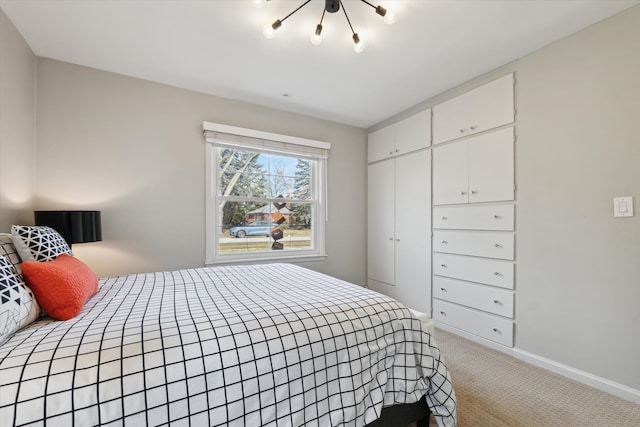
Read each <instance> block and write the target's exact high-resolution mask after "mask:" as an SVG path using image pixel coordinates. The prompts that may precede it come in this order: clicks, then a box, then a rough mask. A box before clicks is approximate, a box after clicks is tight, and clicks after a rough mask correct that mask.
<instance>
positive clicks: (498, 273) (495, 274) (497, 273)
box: [493, 271, 502, 277]
mask: <svg viewBox="0 0 640 427" xmlns="http://www.w3.org/2000/svg"><path fill="white" fill-rule="evenodd" d="M493 275H494V276H498V277H502V273H500V272H499V271H496V272H495V273H493Z"/></svg>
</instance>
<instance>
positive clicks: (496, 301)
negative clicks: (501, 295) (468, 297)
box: [493, 299, 502, 305]
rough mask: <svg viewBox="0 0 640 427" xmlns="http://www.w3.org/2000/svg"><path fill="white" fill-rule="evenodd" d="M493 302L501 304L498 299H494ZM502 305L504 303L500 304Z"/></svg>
mask: <svg viewBox="0 0 640 427" xmlns="http://www.w3.org/2000/svg"><path fill="white" fill-rule="evenodd" d="M493 303H494V304H500V301H498V300H497V299H494V300H493ZM500 305H502V304H500Z"/></svg>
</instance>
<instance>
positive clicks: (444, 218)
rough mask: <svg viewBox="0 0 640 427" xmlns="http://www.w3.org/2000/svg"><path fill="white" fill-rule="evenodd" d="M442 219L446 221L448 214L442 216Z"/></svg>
mask: <svg viewBox="0 0 640 427" xmlns="http://www.w3.org/2000/svg"><path fill="white" fill-rule="evenodd" d="M440 219H442V220H444V221H446V220H447V219H448V218H447V217H446V216H441V217H440Z"/></svg>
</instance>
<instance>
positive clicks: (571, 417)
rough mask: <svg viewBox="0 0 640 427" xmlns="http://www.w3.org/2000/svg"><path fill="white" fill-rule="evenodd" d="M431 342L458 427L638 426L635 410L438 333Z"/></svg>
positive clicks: (639, 409) (610, 397)
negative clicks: (448, 380)
mask: <svg viewBox="0 0 640 427" xmlns="http://www.w3.org/2000/svg"><path fill="white" fill-rule="evenodd" d="M435 338H436V341H437V343H438V346H439V347H440V350H441V351H442V354H443V355H444V358H445V362H446V365H447V367H448V368H449V371H450V373H451V377H452V379H453V386H454V389H455V392H456V396H457V399H458V427H484V426H487V427H529V426H531V427H533V426H536V427H538V426H549V427H556V426H557V427H590V426H593V427H627V426H629V427H632V426H633V427H638V426H640V405H638V404H635V403H633V402H630V401H627V400H624V399H620V398H618V397H615V396H613V395H610V394H608V393H604V392H602V391H599V390H596V389H594V388H592V387H589V386H587V385H584V384H581V383H579V382H576V381H573V380H571V379H568V378H566V377H563V376H561V375H558V374H554V373H552V372H550V371H547V370H545V369H542V368H539V367H537V366H533V365H531V364H528V363H526V362H523V361H521V360H519V359H516V358H514V357H512V356H509V355H507V354H504V353H501V352H499V351H496V350H493V349H490V348H488V347H484V346H482V345H479V344H477V343H474V342H473V341H469V340H467V339H464V338H461V337H459V336H457V335H454V334H451V333H448V332H446V331H443V330H441V329H436V332H435ZM431 425H434V426H435V423H433V420H432V423H431Z"/></svg>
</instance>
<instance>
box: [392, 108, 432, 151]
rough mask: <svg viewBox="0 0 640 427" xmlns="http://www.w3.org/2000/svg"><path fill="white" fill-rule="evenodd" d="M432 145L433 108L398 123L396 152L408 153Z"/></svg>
mask: <svg viewBox="0 0 640 427" xmlns="http://www.w3.org/2000/svg"><path fill="white" fill-rule="evenodd" d="M430 145H431V109H428V110H425V111H422V112H420V113H418V114H415V115H413V116H411V117H408V118H406V119H404V120H402V121H400V122H398V123H396V154H406V153H410V152H412V151H416V150H420V149H422V148H427V147H428V146H430Z"/></svg>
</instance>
